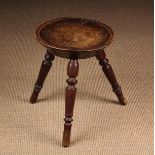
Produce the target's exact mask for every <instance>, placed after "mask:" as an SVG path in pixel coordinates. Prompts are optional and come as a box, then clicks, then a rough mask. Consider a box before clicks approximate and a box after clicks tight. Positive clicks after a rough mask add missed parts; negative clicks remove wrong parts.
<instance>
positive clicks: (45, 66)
mask: <svg viewBox="0 0 155 155" xmlns="http://www.w3.org/2000/svg"><path fill="white" fill-rule="evenodd" d="M53 60H54V55H52V54H50V53H49V52H48V51H47V53H46V54H45V60H43V62H42V65H41V68H40V71H39V75H38V79H37V81H36V83H35V87H34V90H33V93H32V95H31V98H30V102H31V103H36V101H37V98H38V95H39V92H40V90H41V88H42V87H43V83H44V81H45V78H46V76H47V74H48V72H49V70H50V68H51V66H52V62H51V61H53Z"/></svg>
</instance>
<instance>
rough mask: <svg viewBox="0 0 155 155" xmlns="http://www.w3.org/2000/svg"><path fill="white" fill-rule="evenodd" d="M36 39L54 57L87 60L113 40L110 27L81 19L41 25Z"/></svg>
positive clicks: (56, 20) (67, 19)
mask: <svg viewBox="0 0 155 155" xmlns="http://www.w3.org/2000/svg"><path fill="white" fill-rule="evenodd" d="M35 35H36V39H37V40H38V41H39V42H40V43H41V44H43V45H44V46H46V47H47V48H49V49H50V50H49V51H51V52H52V53H53V54H54V55H57V56H60V57H64V58H69V59H71V58H76V59H79V58H87V57H91V56H94V55H95V53H96V51H98V50H101V49H103V48H105V47H106V46H107V45H108V44H110V43H111V41H112V39H113V31H112V29H111V28H110V27H108V26H107V25H105V24H102V23H100V22H96V21H93V20H89V19H83V18H59V19H55V20H51V21H48V22H45V23H43V24H41V25H40V26H39V27H38V28H37V30H36V33H35Z"/></svg>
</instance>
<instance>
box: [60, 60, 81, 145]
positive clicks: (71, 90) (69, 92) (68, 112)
mask: <svg viewBox="0 0 155 155" xmlns="http://www.w3.org/2000/svg"><path fill="white" fill-rule="evenodd" d="M78 70H79V64H78V61H77V60H70V61H69V63H68V68H67V74H68V76H69V78H68V79H67V80H66V81H67V83H68V86H67V87H66V97H65V118H64V121H65V123H64V132H63V141H62V146H64V147H68V146H69V144H70V135H71V126H72V124H71V122H72V121H73V119H72V116H73V108H74V102H75V97H76V88H75V84H76V83H77V80H76V76H77V75H78Z"/></svg>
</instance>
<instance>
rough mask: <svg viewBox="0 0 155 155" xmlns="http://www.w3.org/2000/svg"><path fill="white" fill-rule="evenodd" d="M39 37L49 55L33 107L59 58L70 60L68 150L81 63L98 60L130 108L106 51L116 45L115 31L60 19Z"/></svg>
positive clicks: (65, 142)
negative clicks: (92, 58)
mask: <svg viewBox="0 0 155 155" xmlns="http://www.w3.org/2000/svg"><path fill="white" fill-rule="evenodd" d="M35 37H36V39H37V40H38V41H39V42H40V43H41V44H42V45H44V46H45V47H46V48H47V53H46V54H45V59H44V60H43V62H42V65H41V68H40V72H39V75H38V79H37V81H36V83H35V87H34V90H33V93H32V95H31V98H30V102H31V103H36V101H37V98H38V95H39V92H40V90H41V88H42V87H43V83H44V80H45V78H46V76H47V74H48V72H49V70H50V68H51V66H52V61H53V60H54V58H55V56H58V57H62V58H66V59H69V63H68V67H67V75H68V79H67V80H66V82H67V84H68V86H67V87H66V96H65V118H64V121H65V123H64V132H63V141H62V145H63V146H64V147H67V146H69V144H70V135H71V126H72V124H71V122H72V121H73V119H72V116H73V108H74V103H75V97H76V87H75V84H76V83H77V80H76V77H77V76H78V71H79V63H78V59H86V58H90V57H93V56H95V57H96V58H97V60H98V61H99V65H100V66H101V67H102V70H103V72H104V74H105V76H106V77H107V79H108V81H109V82H110V84H111V86H112V88H113V91H114V93H115V94H116V96H117V98H118V100H119V103H120V104H121V105H125V104H126V100H125V98H124V96H123V93H122V90H121V87H120V85H119V84H118V82H117V80H116V77H115V74H114V72H113V70H112V67H111V65H110V64H109V62H108V59H107V57H106V54H105V52H104V49H105V47H106V46H108V45H109V44H110V43H111V42H112V39H113V31H112V29H111V28H110V27H109V26H107V25H105V24H103V23H100V22H96V21H93V20H90V19H83V18H58V19H54V20H51V21H48V22H45V23H43V24H41V25H40V26H39V27H38V28H37V30H36V33H35Z"/></svg>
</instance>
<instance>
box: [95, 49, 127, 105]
mask: <svg viewBox="0 0 155 155" xmlns="http://www.w3.org/2000/svg"><path fill="white" fill-rule="evenodd" d="M96 58H97V59H98V60H99V64H100V66H102V70H103V72H104V74H105V75H106V77H107V79H108V81H109V82H110V84H111V86H112V88H113V91H114V93H115V94H116V96H117V97H118V100H119V102H120V104H122V105H126V103H127V102H126V100H125V98H124V96H123V93H122V89H121V87H120V85H119V84H118V82H117V80H116V77H115V74H114V72H113V70H112V67H111V65H110V64H109V63H108V61H109V60H108V59H107V58H106V55H105V52H104V51H100V52H98V53H97V54H96Z"/></svg>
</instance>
